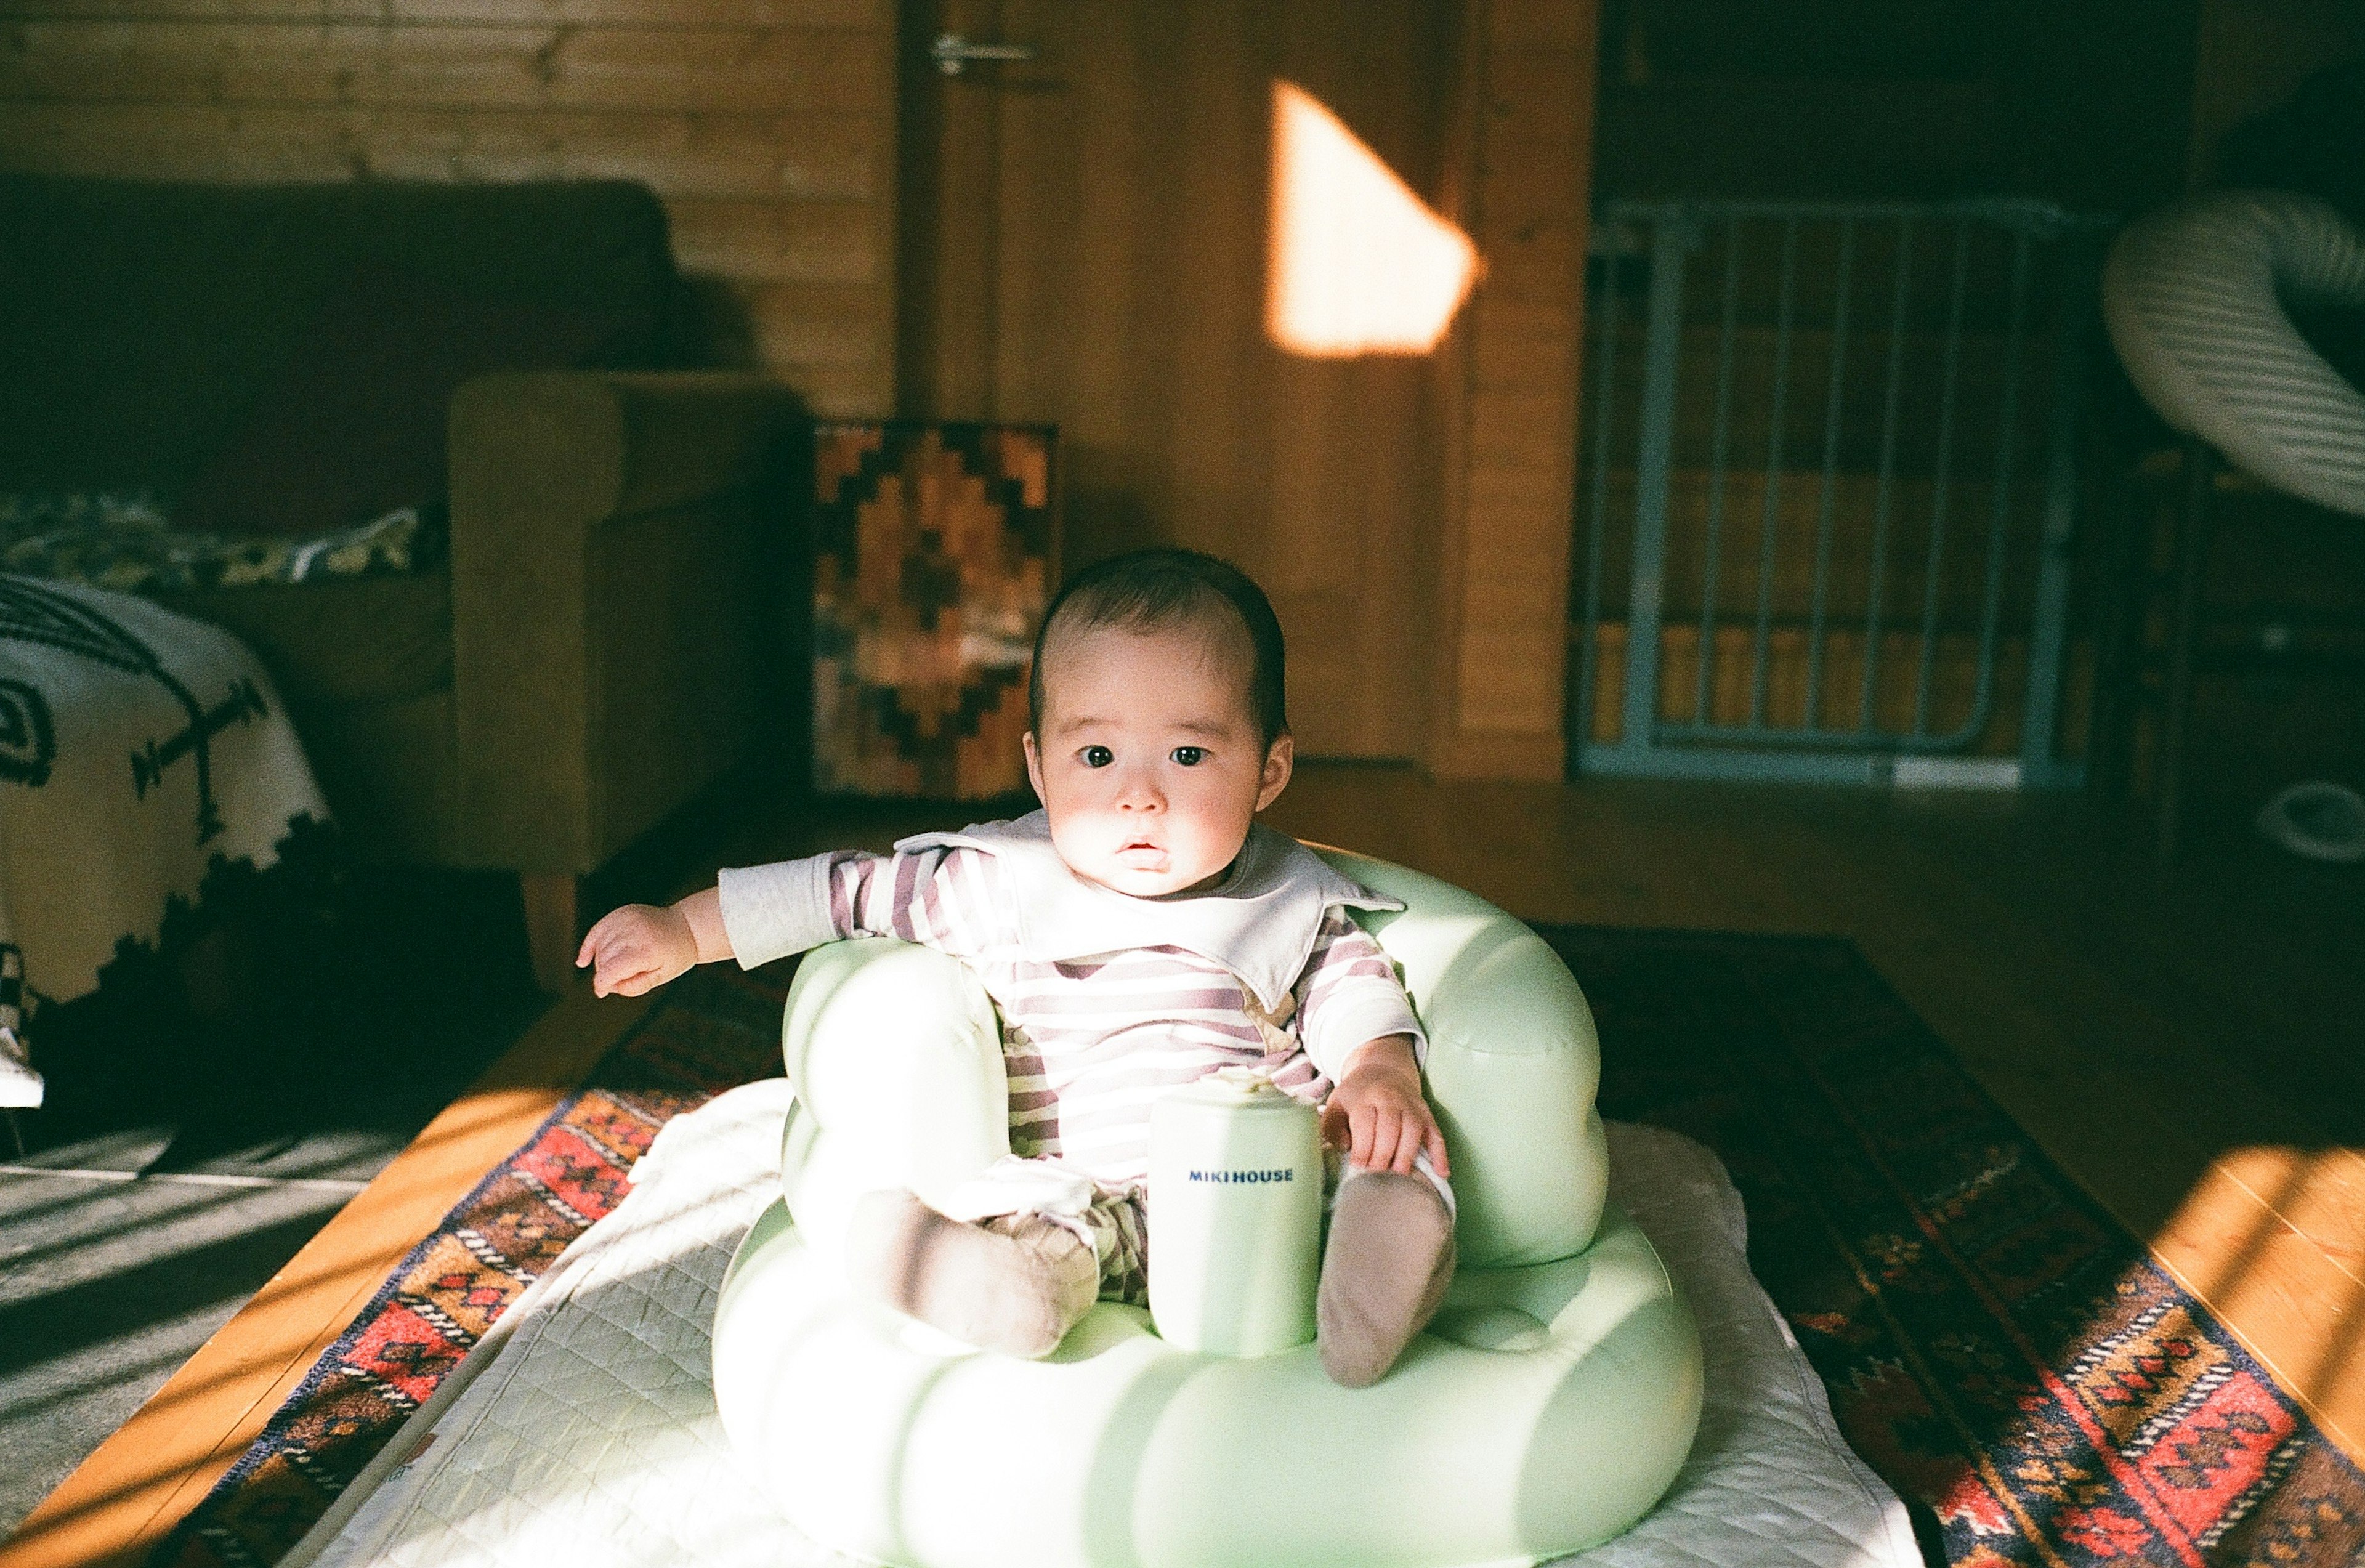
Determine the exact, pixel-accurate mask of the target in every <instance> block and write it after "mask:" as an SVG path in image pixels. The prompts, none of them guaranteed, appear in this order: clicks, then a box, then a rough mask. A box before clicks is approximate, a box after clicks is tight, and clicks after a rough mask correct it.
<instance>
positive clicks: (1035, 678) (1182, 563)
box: [1026, 549, 1289, 749]
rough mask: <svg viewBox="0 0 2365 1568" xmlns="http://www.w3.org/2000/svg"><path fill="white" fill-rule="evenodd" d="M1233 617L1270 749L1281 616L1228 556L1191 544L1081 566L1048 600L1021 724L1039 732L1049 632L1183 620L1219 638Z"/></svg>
mask: <svg viewBox="0 0 2365 1568" xmlns="http://www.w3.org/2000/svg"><path fill="white" fill-rule="evenodd" d="M1233 617H1238V618H1239V630H1242V631H1245V632H1246V633H1248V640H1249V649H1250V662H1249V711H1250V712H1251V713H1253V714H1255V716H1256V722H1257V729H1258V731H1259V733H1260V734H1261V735H1262V737H1263V743H1264V745H1265V746H1266V747H1267V748H1268V749H1270V748H1271V747H1272V743H1273V742H1274V741H1276V740H1278V739H1279V738H1281V736H1283V735H1284V734H1287V733H1288V732H1289V715H1288V713H1287V712H1286V711H1284V710H1283V700H1282V690H1283V679H1282V658H1283V653H1282V644H1281V620H1280V618H1279V617H1278V616H1276V615H1274V614H1273V612H1272V600H1270V599H1266V598H1265V596H1264V589H1262V588H1259V587H1257V586H1256V584H1255V583H1254V582H1252V581H1250V578H1249V576H1248V574H1247V573H1245V572H1243V571H1241V570H1240V569H1239V567H1238V566H1233V565H1232V564H1231V563H1230V562H1228V561H1219V560H1217V559H1216V557H1215V556H1213V555H1205V554H1200V553H1199V552H1198V551H1196V550H1174V549H1159V550H1136V551H1134V552H1132V553H1131V554H1125V555H1116V556H1112V557H1111V558H1110V559H1108V560H1105V561H1102V562H1099V563H1097V564H1095V565H1093V566H1087V567H1085V568H1084V569H1083V570H1082V572H1079V573H1077V574H1076V576H1075V577H1073V578H1072V579H1070V581H1069V583H1068V586H1067V587H1065V588H1061V589H1060V590H1059V594H1058V596H1057V597H1056V598H1054V599H1052V600H1051V607H1050V609H1048V610H1046V611H1045V612H1044V614H1043V629H1042V630H1041V631H1040V632H1037V633H1036V634H1035V664H1034V668H1033V670H1032V671H1031V672H1030V673H1029V674H1028V676H1027V678H1026V725H1027V728H1028V729H1030V730H1032V731H1034V732H1035V733H1036V734H1037V735H1040V734H1042V733H1043V648H1044V645H1045V644H1048V642H1049V641H1050V640H1051V633H1053V632H1054V631H1067V632H1088V631H1092V630H1093V629H1095V628H1098V627H1104V626H1114V627H1119V628H1122V629H1123V630H1125V631H1127V632H1162V631H1165V630H1167V629H1168V628H1170V627H1174V626H1188V627H1191V628H1194V630H1198V631H1203V632H1208V633H1214V634H1215V635H1216V636H1219V637H1223V638H1225V639H1226V640H1227V641H1228V640H1229V636H1230V634H1231V633H1232V632H1233V630H1234V628H1233V627H1232V626H1231V625H1229V624H1227V622H1230V621H1231V620H1232V618H1233Z"/></svg>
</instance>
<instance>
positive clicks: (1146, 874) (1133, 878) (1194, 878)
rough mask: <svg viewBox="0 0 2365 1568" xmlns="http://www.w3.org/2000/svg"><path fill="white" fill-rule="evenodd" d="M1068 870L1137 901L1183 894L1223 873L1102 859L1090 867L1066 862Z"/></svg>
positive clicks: (1186, 867) (1218, 870)
mask: <svg viewBox="0 0 2365 1568" xmlns="http://www.w3.org/2000/svg"><path fill="white" fill-rule="evenodd" d="M1069 867H1070V869H1071V870H1074V871H1076V872H1078V873H1079V874H1080V875H1082V877H1083V878H1084V879H1086V880H1087V881H1093V882H1098V883H1099V884H1100V885H1101V886H1102V887H1104V888H1107V889H1108V890H1111V891H1113V892H1120V893H1128V894H1131V895H1132V896H1133V897H1135V898H1138V899H1154V898H1162V897H1164V896H1165V895H1167V894H1169V893H1179V892H1184V891H1187V890H1190V889H1192V888H1194V887H1197V886H1198V885H1199V884H1201V883H1202V882H1209V881H1212V880H1214V879H1215V878H1216V876H1218V875H1220V874H1221V872H1222V870H1223V868H1222V867H1220V866H1218V867H1216V868H1215V869H1214V870H1213V871H1205V870H1200V869H1198V868H1194V867H1189V866H1175V865H1174V864H1172V863H1171V861H1170V862H1169V863H1167V864H1166V865H1164V866H1160V867H1147V866H1128V865H1126V864H1125V863H1124V862H1123V861H1119V860H1113V859H1110V858H1107V857H1095V858H1094V859H1093V861H1092V862H1091V863H1090V864H1087V865H1082V866H1078V865H1076V864H1075V863H1074V862H1073V861H1070V862H1069Z"/></svg>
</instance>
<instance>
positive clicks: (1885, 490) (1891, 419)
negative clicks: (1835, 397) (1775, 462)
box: [1856, 212, 1913, 735]
mask: <svg viewBox="0 0 2365 1568" xmlns="http://www.w3.org/2000/svg"><path fill="white" fill-rule="evenodd" d="M1912 298H1913V215H1912V214H1911V213H1910V212H1909V213H1907V214H1906V215H1905V216H1904V218H1901V219H1900V220H1899V222H1898V226H1897V293H1896V297H1895V298H1894V299H1893V300H1892V301H1891V302H1890V304H1889V386H1888V389H1887V391H1885V392H1884V393H1883V394H1882V396H1881V405H1880V468H1879V473H1878V476H1877V478H1876V479H1875V480H1874V488H1873V500H1872V562H1871V566H1870V575H1869V577H1868V579H1867V581H1866V586H1865V604H1864V693H1863V697H1862V700H1860V702H1859V703H1858V711H1857V719H1856V723H1857V727H1858V728H1859V729H1860V730H1862V731H1863V733H1864V734H1867V735H1869V734H1874V733H1876V732H1877V731H1878V729H1879V728H1880V711H1879V706H1878V705H1879V700H1880V690H1879V680H1880V612H1881V610H1882V608H1883V606H1882V600H1883V599H1884V598H1885V597H1886V595H1887V593H1888V591H1889V507H1890V503H1891V501H1892V500H1893V499H1894V498H1895V495H1896V487H1897V410H1898V400H1899V397H1900V394H1901V393H1902V392H1903V391H1904V389H1905V332H1906V325H1907V322H1908V320H1909V319H1910V318H1909V317H1908V315H1907V309H1908V307H1909V306H1911V303H1912Z"/></svg>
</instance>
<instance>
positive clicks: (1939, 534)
mask: <svg viewBox="0 0 2365 1568" xmlns="http://www.w3.org/2000/svg"><path fill="white" fill-rule="evenodd" d="M1970 278H1971V220H1970V219H1969V218H1958V219H1956V224H1955V283H1954V292H1953V294H1952V295H1951V296H1950V297H1949V298H1948V301H1947V305H1946V367H1945V371H1944V372H1943V373H1942V375H1943V376H1944V379H1945V390H1944V391H1942V392H1941V393H1940V394H1939V398H1938V448H1937V472H1936V473H1935V474H1934V475H1933V476H1932V478H1931V482H1930V549H1929V552H1928V554H1927V555H1926V556H1925V557H1924V561H1923V565H1922V648H1921V661H1920V664H1919V665H1918V666H1917V667H1916V668H1915V670H1914V673H1913V737H1912V738H1913V739H1915V740H1917V741H1918V740H1926V739H1928V738H1929V734H1930V678H1931V675H1932V673H1933V670H1934V669H1935V667H1936V666H1937V662H1938V585H1939V569H1940V567H1941V566H1942V565H1943V564H1944V562H1945V554H1946V499H1947V493H1946V490H1947V482H1948V480H1950V479H1951V478H1952V477H1953V468H1954V461H1955V394H1956V386H1957V384H1958V383H1959V381H1960V379H1961V371H1962V367H1963V301H1964V298H1965V297H1966V296H1967V294H1968V292H1969V289H1970Z"/></svg>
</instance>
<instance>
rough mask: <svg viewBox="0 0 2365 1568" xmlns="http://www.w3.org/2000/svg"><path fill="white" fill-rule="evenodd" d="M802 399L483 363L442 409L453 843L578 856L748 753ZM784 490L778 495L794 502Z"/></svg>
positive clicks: (521, 864) (522, 865)
mask: <svg viewBox="0 0 2365 1568" xmlns="http://www.w3.org/2000/svg"><path fill="white" fill-rule="evenodd" d="M802 417H803V416H802V412H801V409H800V407H799V405H798V403H797V401H796V398H795V397H794V395H793V394H792V393H791V392H790V391H789V389H788V388H786V387H784V386H779V385H778V384H777V383H772V382H768V381H765V380H763V379H761V378H759V377H756V376H751V375H732V374H712V373H703V372H699V373H673V374H610V373H600V372H558V373H547V374H532V375H525V374H504V375H487V376H482V377H479V378H477V379H476V380H473V381H470V382H468V383H467V384H466V385H465V386H462V387H461V388H460V390H459V392H458V393H457V394H456V395H455V396H454V398H453V400H452V409H451V429H450V438H451V507H452V614H453V636H452V640H453V651H454V672H453V719H454V731H455V734H454V740H455V742H456V752H457V757H458V777H457V778H456V780H455V785H454V792H453V815H454V821H453V823H451V833H450V836H449V842H450V844H451V845H452V846H453V849H454V854H455V856H456V857H457V858H458V859H460V860H461V861H462V862H464V863H467V864H474V865H481V866H488V867H499V868H505V869H511V870H518V871H524V872H529V873H541V874H553V873H572V874H577V875H579V874H582V873H584V872H588V871H590V870H592V869H594V868H597V867H598V866H600V864H601V863H602V862H604V861H605V860H606V859H607V858H608V857H610V856H611V855H613V854H614V853H615V852H616V851H617V850H619V849H621V848H622V847H623V846H625V845H626V844H629V843H630V842H631V841H632V840H633V838H634V837H635V836H637V835H638V834H640V833H642V832H643V831H644V830H645V829H647V828H648V827H650V826H652V825H654V824H655V823H656V822H658V821H659V820H661V819H662V818H663V817H664V816H665V815H666V814H667V812H671V811H672V810H674V809H675V808H676V807H678V806H680V805H682V804H683V803H685V802H686V801H689V800H690V799H691V798H693V797H694V796H695V795H697V794H698V793H699V791H700V790H702V789H704V788H705V787H707V786H708V785H710V784H712V783H713V782H714V781H715V780H716V779H718V778H721V777H722V776H723V774H724V773H725V772H727V771H728V770H729V769H730V768H731V767H733V766H734V765H735V764H736V763H738V762H739V761H740V760H741V759H742V758H744V757H745V756H746V755H747V753H748V750H749V745H750V741H751V740H752V738H753V736H754V734H756V731H757V702H756V692H757V670H756V661H757V655H758V650H757V629H758V626H759V624H760V614H759V610H760V604H761V596H762V594H763V593H764V591H765V588H764V583H765V577H766V574H765V573H764V572H763V570H762V569H761V566H762V560H763V553H762V552H761V551H760V550H759V547H758V540H759V538H760V537H761V535H760V532H759V530H761V529H764V528H774V529H777V528H778V527H779V521H777V520H769V519H765V518H762V517H760V516H759V511H760V509H761V506H762V503H763V500H764V498H765V485H764V481H765V480H766V478H767V477H768V476H772V475H775V474H777V473H778V472H779V462H780V459H781V457H782V455H783V454H784V452H785V451H786V450H787V449H786V448H785V446H784V445H783V442H784V440H785V438H786V437H787V436H788V435H789V434H790V432H791V431H794V430H795V429H797V428H798V426H799V423H800V421H801V419H802ZM786 501H787V498H785V497H783V498H779V504H783V505H785V504H786Z"/></svg>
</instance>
